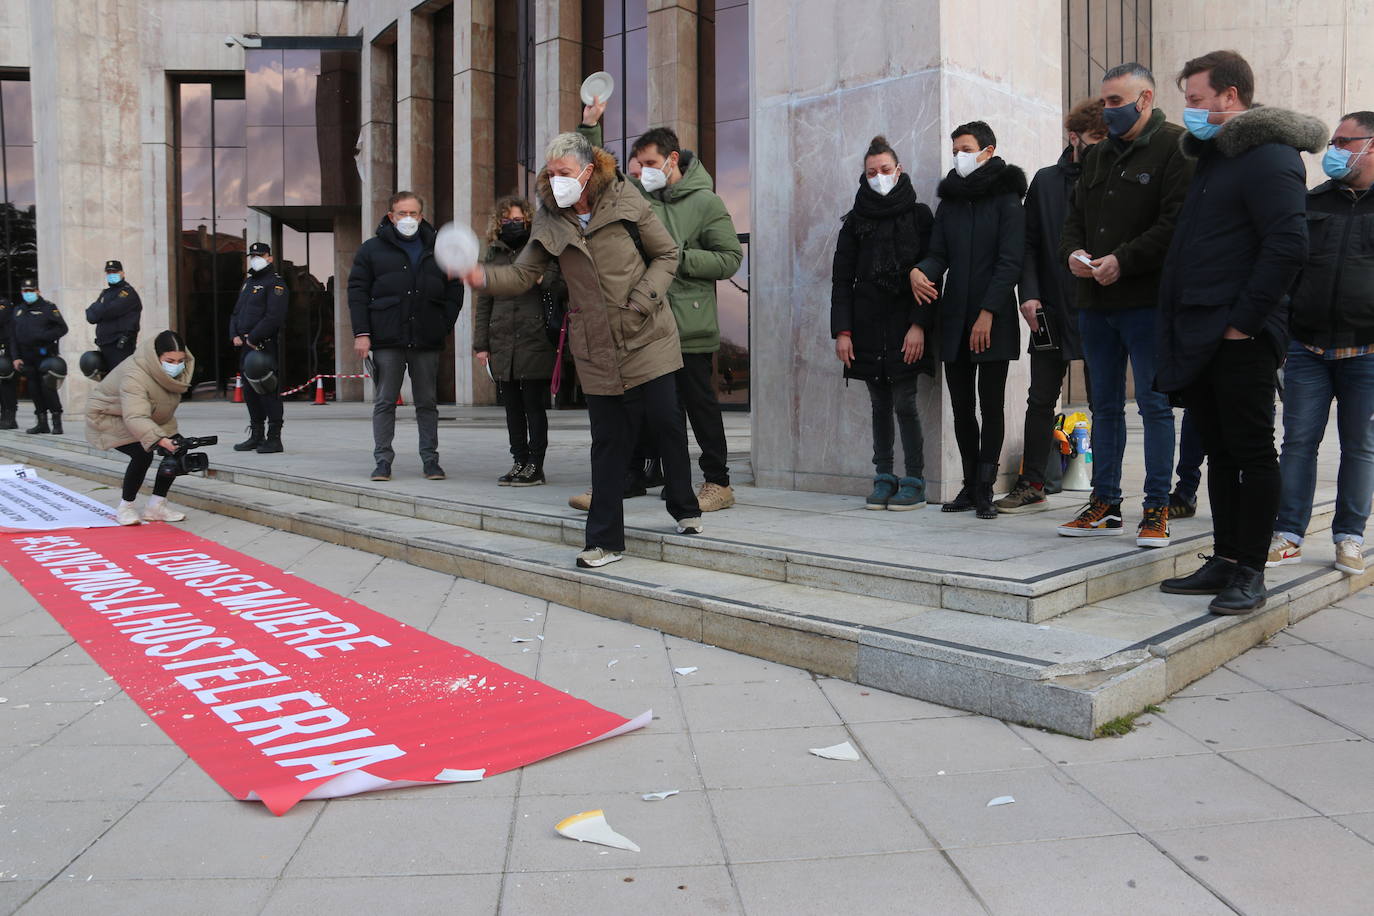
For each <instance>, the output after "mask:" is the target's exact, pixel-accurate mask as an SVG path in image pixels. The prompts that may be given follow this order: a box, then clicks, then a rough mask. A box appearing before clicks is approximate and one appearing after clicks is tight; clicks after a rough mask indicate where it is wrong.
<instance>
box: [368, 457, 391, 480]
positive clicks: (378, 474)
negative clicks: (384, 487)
mask: <svg viewBox="0 0 1374 916" xmlns="http://www.w3.org/2000/svg"><path fill="white" fill-rule="evenodd" d="M372 479H373V480H390V479H391V462H390V461H378V462H377V466H376V467H375V468H373V469H372Z"/></svg>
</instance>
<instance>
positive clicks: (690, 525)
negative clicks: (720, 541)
mask: <svg viewBox="0 0 1374 916" xmlns="http://www.w3.org/2000/svg"><path fill="white" fill-rule="evenodd" d="M701 530H702V528H701V516H700V515H697V516H693V517H692V518H680V519H678V520H677V533H678V534H701Z"/></svg>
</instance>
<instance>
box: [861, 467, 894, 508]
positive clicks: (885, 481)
mask: <svg viewBox="0 0 1374 916" xmlns="http://www.w3.org/2000/svg"><path fill="white" fill-rule="evenodd" d="M896 495H897V478H896V477H894V476H892V475H891V474H879V475H878V476H877V477H874V478H873V492H872V493H870V494H868V498H867V499H865V500H864V508H865V509H886V508H887V504H888V501H890V500H891V499H892V497H893V496H896Z"/></svg>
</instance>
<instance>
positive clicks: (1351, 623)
mask: <svg viewBox="0 0 1374 916" xmlns="http://www.w3.org/2000/svg"><path fill="white" fill-rule="evenodd" d="M1288 633H1289V635H1291V636H1296V637H1297V638H1299V639H1305V640H1307V641H1308V642H1315V643H1327V642H1344V641H1346V640H1350V639H1374V617H1370V616H1368V615H1366V614H1362V613H1358V612H1356V611H1354V610H1351V609H1349V608H1347V607H1341V606H1336V607H1331V608H1327V609H1326V613H1323V614H1313V615H1312V616H1311V617H1308V618H1307V619H1306V620H1300V621H1298V622H1297V623H1295V624H1293V626H1291V627H1289V628H1288Z"/></svg>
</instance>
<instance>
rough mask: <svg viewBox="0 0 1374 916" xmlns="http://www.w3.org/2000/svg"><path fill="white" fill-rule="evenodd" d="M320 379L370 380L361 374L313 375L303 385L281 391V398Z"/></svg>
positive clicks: (365, 374)
mask: <svg viewBox="0 0 1374 916" xmlns="http://www.w3.org/2000/svg"><path fill="white" fill-rule="evenodd" d="M322 378H371V376H370V375H368V374H367V373H363V374H362V375H323V374H321V375H314V376H311V377H310V378H309V379H307V380H306V381H305V382H304V383H303V384H300V385H297V386H296V387H295V388H290V389H288V390H286V391H283V392H282V393H281V396H282V397H286V396H287V395H292V394H295V393H296V392H298V391H304V390H305V389H307V388H309V387H310V386H311V385H313V384H315V381H316V379H322Z"/></svg>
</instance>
